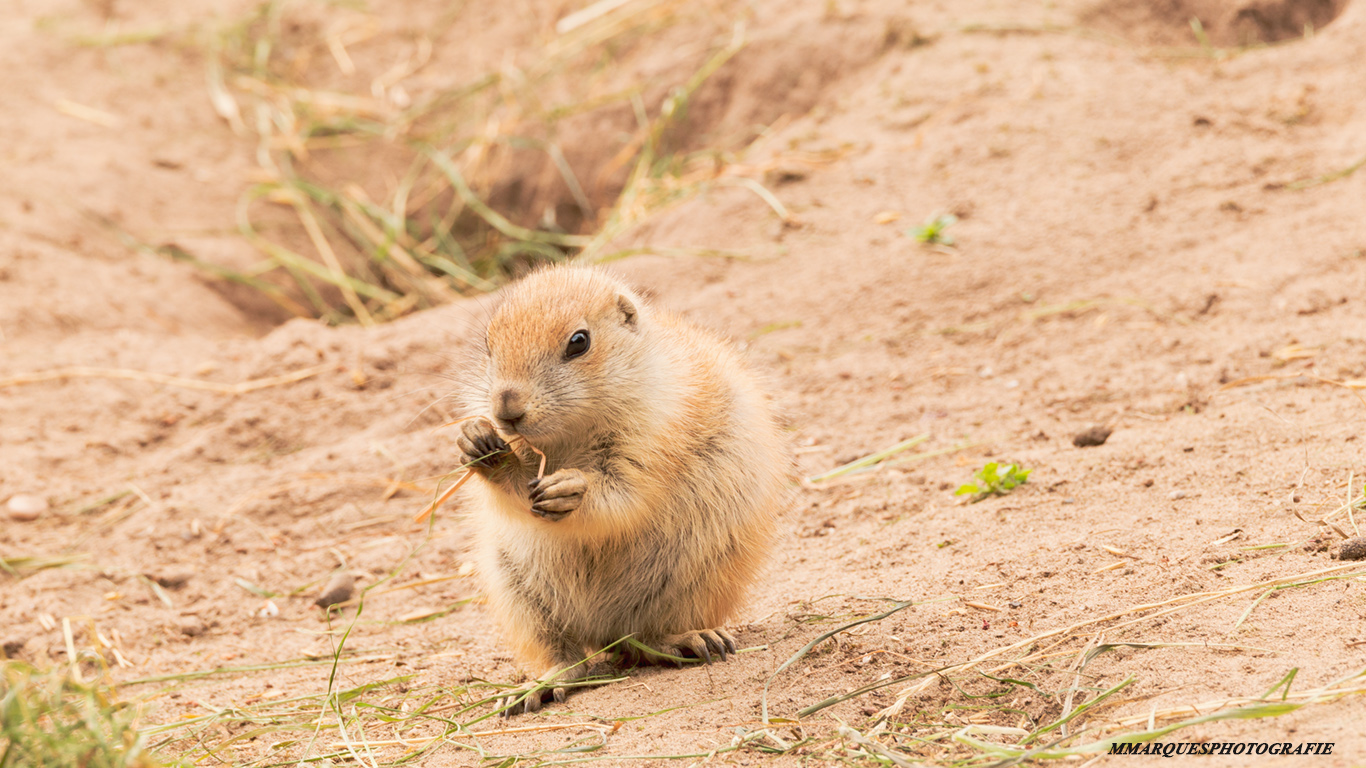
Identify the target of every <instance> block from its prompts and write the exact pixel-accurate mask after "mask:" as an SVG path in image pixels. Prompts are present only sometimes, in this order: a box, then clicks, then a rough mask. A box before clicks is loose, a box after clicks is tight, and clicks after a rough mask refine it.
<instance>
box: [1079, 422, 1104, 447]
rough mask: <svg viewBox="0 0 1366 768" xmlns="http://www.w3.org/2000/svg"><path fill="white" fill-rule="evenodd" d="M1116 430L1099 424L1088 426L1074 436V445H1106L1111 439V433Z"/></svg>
mask: <svg viewBox="0 0 1366 768" xmlns="http://www.w3.org/2000/svg"><path fill="white" fill-rule="evenodd" d="M1113 432H1114V430H1113V429H1111V428H1109V427H1104V426H1101V425H1099V424H1097V425H1095V426H1091V427H1087V428H1086V429H1083V430H1082V431H1080V432H1078V433H1077V434H1075V435H1073V436H1072V445H1075V446H1077V447H1078V448H1090V447H1092V446H1096V445H1105V441H1106V440H1109V439H1110V434H1111V433H1113Z"/></svg>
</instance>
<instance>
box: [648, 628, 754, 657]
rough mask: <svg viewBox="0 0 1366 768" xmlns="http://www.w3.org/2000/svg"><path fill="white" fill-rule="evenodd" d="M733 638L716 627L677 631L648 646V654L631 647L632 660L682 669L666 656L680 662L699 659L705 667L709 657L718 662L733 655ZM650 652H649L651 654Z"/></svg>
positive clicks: (734, 649)
mask: <svg viewBox="0 0 1366 768" xmlns="http://www.w3.org/2000/svg"><path fill="white" fill-rule="evenodd" d="M736 648H737V646H736V644H735V636H734V635H732V634H731V633H729V632H727V631H726V630H724V629H721V628H720V627H717V628H716V629H699V630H696V631H694V632H680V633H679V634H677V635H668V636H666V637H665V638H664V639H662V640H660V641H659V642H657V643H653V644H652V645H651V646H650V649H651V650H650V651H641V650H640V649H639V648H633V650H634V651H635V652H636V653H635V654H634V657H635V658H636V660H638V661H640V662H643V663H646V664H673V665H676V666H682V663H680V662H679V661H676V660H675V659H673V658H669V657H670V656H672V657H675V658H683V659H688V658H692V659H699V660H701V661H705V662H707V663H708V664H710V663H711V662H712V657H714V656H719V657H721V661H726V660H727V659H728V658H730V654H732V653H735V652H736ZM651 651H653V652H651Z"/></svg>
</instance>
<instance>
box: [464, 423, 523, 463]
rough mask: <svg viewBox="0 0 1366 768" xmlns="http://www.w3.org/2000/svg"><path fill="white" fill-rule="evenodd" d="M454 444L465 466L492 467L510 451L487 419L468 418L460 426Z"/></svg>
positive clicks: (500, 461) (501, 460)
mask: <svg viewBox="0 0 1366 768" xmlns="http://www.w3.org/2000/svg"><path fill="white" fill-rule="evenodd" d="M455 444H456V445H457V446H459V448H460V452H461V454H463V455H462V456H461V458H462V459H463V460H464V461H463V463H464V465H465V466H467V467H474V468H476V469H492V468H494V467H497V466H498V465H500V464H502V462H503V460H504V458H505V457H506V455H507V454H508V453H510V452H511V450H512V449H511V448H509V447H508V444H507V441H505V440H503V438H502V437H500V436H499V435H498V433H497V432H496V431H494V429H493V425H492V424H490V423H489V420H488V419H485V418H482V417H481V418H478V419H470V420H469V421H467V422H465V423H464V424H462V425H461V426H460V437H458V438H456V440H455Z"/></svg>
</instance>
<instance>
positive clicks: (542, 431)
mask: <svg viewBox="0 0 1366 768" xmlns="http://www.w3.org/2000/svg"><path fill="white" fill-rule="evenodd" d="M649 322H650V317H649V309H648V307H646V306H645V304H644V303H643V302H642V301H641V299H640V297H639V296H638V295H636V294H635V293H634V292H633V291H631V289H629V288H627V287H626V286H625V285H624V284H622V283H620V282H619V281H617V280H615V279H613V278H611V277H609V276H607V275H606V274H604V273H602V272H600V271H598V270H595V269H587V268H582V267H553V268H549V269H542V270H540V271H537V272H534V273H532V274H531V275H529V276H527V277H526V278H524V279H523V280H522V281H521V282H519V283H518V284H517V285H515V286H514V287H513V288H512V289H511V291H510V292H509V294H508V296H507V298H506V300H505V301H504V302H503V303H502V304H501V305H500V306H499V307H498V308H497V310H495V312H494V314H493V318H492V319H491V320H490V321H489V325H488V330H487V333H486V342H487V350H488V359H487V360H486V361H485V368H484V374H485V375H484V380H483V384H484V387H485V388H486V389H485V391H484V392H482V393H480V394H481V395H482V396H483V397H484V398H486V401H485V402H486V403H487V404H486V405H484V404H482V403H478V404H476V405H477V406H482V407H487V408H488V413H489V414H490V415H491V416H493V418H494V421H495V422H496V423H497V425H498V428H499V429H500V430H501V431H504V432H509V433H516V434H520V435H523V436H525V437H526V438H527V439H528V440H530V441H531V442H532V444H534V445H543V444H553V443H558V442H560V441H561V440H564V439H569V438H572V437H574V436H576V435H581V434H583V432H584V430H585V428H587V427H590V426H592V425H595V424H599V425H600V424H601V423H602V422H603V421H604V420H610V419H611V418H612V417H613V413H612V411H613V408H612V405H613V403H614V402H615V400H616V398H614V392H616V391H617V390H619V389H620V388H622V387H628V388H629V387H630V381H631V380H632V379H633V378H634V377H633V375H632V374H633V372H635V371H636V370H637V363H638V362H639V360H640V359H641V355H642V354H643V349H644V339H643V335H644V329H645V327H647V326H648V324H649Z"/></svg>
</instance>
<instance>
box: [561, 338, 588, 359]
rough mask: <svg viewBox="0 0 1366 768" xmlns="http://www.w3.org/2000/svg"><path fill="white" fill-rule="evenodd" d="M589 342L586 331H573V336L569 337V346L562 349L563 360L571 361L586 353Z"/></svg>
mask: <svg viewBox="0 0 1366 768" xmlns="http://www.w3.org/2000/svg"><path fill="white" fill-rule="evenodd" d="M590 344H591V341H590V340H589V338H588V331H574V335H573V336H570V337H569V344H568V345H566V346H565V348H564V359H566V360H573V359H574V358H576V357H578V356H579V355H582V354H583V353H584V352H587V351H588V347H589V345H590Z"/></svg>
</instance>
